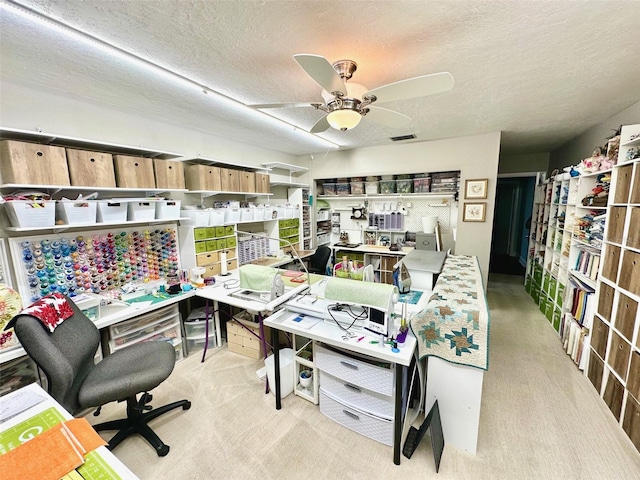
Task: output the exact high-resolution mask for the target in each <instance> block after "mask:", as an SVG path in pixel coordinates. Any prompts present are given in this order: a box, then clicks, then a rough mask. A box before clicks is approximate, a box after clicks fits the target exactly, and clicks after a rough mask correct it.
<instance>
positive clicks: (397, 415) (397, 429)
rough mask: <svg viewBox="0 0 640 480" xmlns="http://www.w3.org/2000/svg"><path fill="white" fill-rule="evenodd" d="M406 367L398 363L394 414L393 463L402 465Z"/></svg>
mask: <svg viewBox="0 0 640 480" xmlns="http://www.w3.org/2000/svg"><path fill="white" fill-rule="evenodd" d="M403 369H404V367H403V366H402V365H400V364H399V363H396V369H395V370H396V372H395V373H396V403H395V409H394V414H393V463H395V464H396V465H400V447H401V445H402V420H403V418H402V393H403V392H402V374H403V373H404V372H403Z"/></svg>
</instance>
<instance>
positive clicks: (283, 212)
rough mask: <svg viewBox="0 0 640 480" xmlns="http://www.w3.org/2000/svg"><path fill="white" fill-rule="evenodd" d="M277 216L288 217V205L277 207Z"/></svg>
mask: <svg viewBox="0 0 640 480" xmlns="http://www.w3.org/2000/svg"><path fill="white" fill-rule="evenodd" d="M276 213H277V215H278V217H277V218H287V207H280V206H277V207H276Z"/></svg>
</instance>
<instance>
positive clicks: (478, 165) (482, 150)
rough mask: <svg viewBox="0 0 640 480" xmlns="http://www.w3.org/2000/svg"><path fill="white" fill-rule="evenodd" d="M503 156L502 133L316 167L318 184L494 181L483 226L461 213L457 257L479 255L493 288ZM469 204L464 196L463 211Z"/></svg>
mask: <svg viewBox="0 0 640 480" xmlns="http://www.w3.org/2000/svg"><path fill="white" fill-rule="evenodd" d="M499 153H500V132H492V133H487V134H483V135H474V136H469V137H458V138H450V139H445V140H436V141H432V142H415V143H405V144H399V145H384V146H378V147H367V148H359V149H353V150H347V151H338V152H331V153H328V154H327V155H326V156H322V157H321V158H318V157H319V156H316V158H315V159H314V160H313V161H312V162H311V172H310V173H311V177H312V178H313V179H322V178H336V177H356V176H365V175H385V174H398V173H422V172H439V171H449V170H460V172H461V180H460V185H461V191H462V190H463V189H464V182H465V180H467V179H476V178H488V179H489V193H488V198H487V199H486V200H482V201H483V202H484V201H486V202H487V213H486V220H485V222H483V223H476V222H463V221H462V208H459V209H458V220H457V224H458V233H457V241H456V253H458V254H461V255H476V256H477V257H478V260H479V262H480V268H481V269H482V274H483V278H484V282H485V286H486V285H487V278H488V272H489V256H490V252H491V235H492V230H493V210H494V204H495V190H496V178H497V174H498V158H499ZM463 203H464V199H463V192H461V195H460V207H462V204H463Z"/></svg>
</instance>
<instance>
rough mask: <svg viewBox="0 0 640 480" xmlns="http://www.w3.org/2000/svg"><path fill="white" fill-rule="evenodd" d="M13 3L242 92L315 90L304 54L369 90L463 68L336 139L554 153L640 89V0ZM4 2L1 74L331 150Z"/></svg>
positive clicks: (301, 114) (146, 111) (305, 116)
mask: <svg viewBox="0 0 640 480" xmlns="http://www.w3.org/2000/svg"><path fill="white" fill-rule="evenodd" d="M2 3H3V4H5V5H6V4H7V1H6V0H2ZM9 3H10V2H9ZM19 3H20V4H22V5H24V6H27V7H29V8H32V9H33V10H36V11H38V12H42V13H44V14H46V15H48V16H50V17H52V18H55V19H59V20H63V21H64V22H66V23H68V24H69V25H71V26H73V27H75V28H77V29H79V30H82V31H84V32H87V33H90V34H91V35H94V36H96V37H98V38H100V39H102V40H104V41H106V42H108V43H110V44H112V45H115V46H117V47H119V48H121V49H124V50H126V51H128V52H130V53H132V54H134V55H137V56H139V57H143V58H145V59H147V60H150V61H153V62H154V63H156V64H159V65H162V66H164V67H166V68H167V69H169V70H171V71H173V72H177V73H179V74H181V75H183V76H185V77H188V78H190V79H193V80H195V81H196V82H198V83H199V84H201V85H204V86H206V87H208V88H210V89H211V90H214V91H217V92H220V93H222V94H224V95H226V96H228V97H231V98H232V99H234V100H236V101H239V102H242V103H247V104H251V103H277V102H304V101H318V100H321V97H320V89H319V88H318V86H317V85H316V84H315V83H314V82H313V81H312V80H311V79H310V78H309V77H308V76H307V75H306V74H305V72H304V71H303V70H302V69H301V68H300V67H299V66H298V65H297V64H296V63H295V62H294V60H293V59H292V55H294V54H296V53H314V54H319V55H323V56H324V57H326V58H327V59H328V60H329V61H330V62H333V61H335V60H339V59H343V58H348V59H352V60H355V61H356V62H357V63H358V70H357V72H356V73H355V75H354V78H353V80H354V81H356V82H358V83H362V84H364V85H366V86H367V87H369V88H374V87H377V86H380V85H384V84H387V83H391V82H394V81H397V80H402V79H405V78H409V77H414V76H418V75H425V74H428V73H435V72H440V71H448V72H450V73H451V74H452V75H453V77H454V79H455V86H454V88H453V90H452V91H450V92H448V93H444V94H440V95H436V96H430V97H423V98H419V99H415V100H403V101H397V102H393V103H388V104H385V105H384V106H385V107H386V108H391V109H394V110H397V111H399V112H401V113H403V114H405V115H408V116H409V117H411V118H412V122H411V123H410V124H409V126H408V127H403V128H401V129H393V128H387V127H381V126H379V125H376V124H375V123H373V122H371V121H369V120H368V119H367V118H366V117H365V118H364V119H363V121H362V122H361V124H360V125H359V126H358V127H356V128H355V129H354V130H351V131H348V132H339V131H335V130H330V131H327V132H326V133H323V134H320V136H321V137H323V138H326V139H328V140H330V141H332V142H335V143H337V144H339V145H340V146H341V147H342V148H355V147H362V146H371V145H381V144H388V143H390V140H389V137H391V136H396V135H405V134H415V135H416V136H417V139H416V140H415V141H424V140H433V139H439V138H449V137H457V136H463V135H472V134H478V133H485V132H490V131H497V130H500V131H502V132H503V136H502V146H501V149H502V151H503V152H507V153H535V152H547V151H550V150H552V149H554V148H556V147H558V146H560V145H562V144H563V143H565V142H566V141H568V140H570V139H571V138H573V137H575V136H576V135H579V134H580V133H582V132H583V131H585V130H586V129H588V128H590V127H591V126H593V125H595V124H597V123H600V122H601V121H603V120H605V119H606V118H608V117H610V116H611V115H614V114H615V113H617V112H619V111H621V110H623V109H625V108H626V107H628V106H630V105H632V104H634V103H636V102H637V101H639V100H640V49H639V48H638V46H639V45H640V29H639V28H638V20H639V19H640V1H633V0H632V1H581V2H578V1H560V0H558V1H549V2H541V1H524V0H522V1H515V0H514V1H463V0H461V1H426V0H419V1H365V0H363V1H354V0H351V1H349V0H341V1H329V0H327V1H306V0H296V1H281V0H273V1H269V0H266V1H259V2H258V1H240V0H236V1H212V0H209V1H198V0H157V1H151V0H148V1H142V0H124V1H123V0H108V1H106V0H105V1H99V0H86V1H80V0H19ZM0 14H1V20H0V21H1V23H0V49H1V50H0V53H1V63H0V80H2V81H7V82H11V83H16V84H21V85H25V86H28V87H32V88H37V89H44V90H47V91H52V92H55V93H62V94H64V95H71V96H75V97H80V98H83V99H86V100H88V101H91V102H98V103H102V104H106V105H109V106H112V107H115V108H117V109H121V110H124V111H129V112H133V113H137V114H141V115H144V116H148V117H150V118H156V119H160V120H163V121H166V122H172V123H178V124H180V125H182V126H185V127H188V128H195V129H200V130H204V131H207V132H211V133H214V134H218V135H223V136H225V137H229V138H235V139H238V140H240V141H243V142H247V143H251V144H256V145H260V146H263V147H266V148H270V149H274V150H278V151H283V152H288V153H295V154H303V153H309V152H315V151H320V150H323V149H324V148H326V146H325V145H322V144H321V143H318V142H316V141H313V138H312V137H309V136H307V135H304V134H301V133H300V132H298V131H296V129H294V128H292V127H285V128H282V126H281V125H279V122H272V121H269V119H268V117H264V116H263V115H260V114H256V112H254V111H249V110H248V109H237V108H230V107H229V103H230V102H228V101H221V100H219V99H218V98H216V96H215V95H212V94H209V95H205V94H204V93H203V92H202V89H198V88H192V87H189V86H184V85H183V84H181V83H179V82H176V81H175V80H174V79H171V78H163V77H160V76H158V75H156V74H154V73H151V72H149V71H148V70H145V69H142V68H137V67H134V66H133V64H132V63H131V62H130V61H129V60H127V59H126V58H122V57H121V56H118V55H113V54H112V53H109V52H108V51H107V50H102V49H98V48H96V47H95V46H93V45H90V44H86V43H83V42H81V41H78V40H76V39H72V38H71V37H69V36H66V35H63V34H61V33H59V32H56V31H55V30H53V29H51V28H49V27H47V26H46V25H43V24H41V23H39V22H36V21H34V20H33V19H30V18H25V17H24V16H19V15H16V14H15V13H13V12H12V11H11V10H10V9H7V8H2V9H0ZM269 113H270V114H272V115H275V116H278V117H279V118H282V119H284V120H286V122H288V123H289V124H292V125H295V126H297V127H299V128H300V129H305V130H308V129H310V128H311V127H312V126H313V125H314V123H315V122H316V121H317V120H318V119H319V118H320V116H321V112H317V111H315V110H313V109H312V108H308V109H307V108H297V109H275V110H270V111H269ZM4 126H8V127H10V126H11V125H4ZM65 133H66V132H65ZM69 133H70V132H69ZM310 138H311V140H310Z"/></svg>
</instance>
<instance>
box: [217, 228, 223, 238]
mask: <svg viewBox="0 0 640 480" xmlns="http://www.w3.org/2000/svg"><path fill="white" fill-rule="evenodd" d="M224 229H225V227H224V226H220V227H216V237H224Z"/></svg>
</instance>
